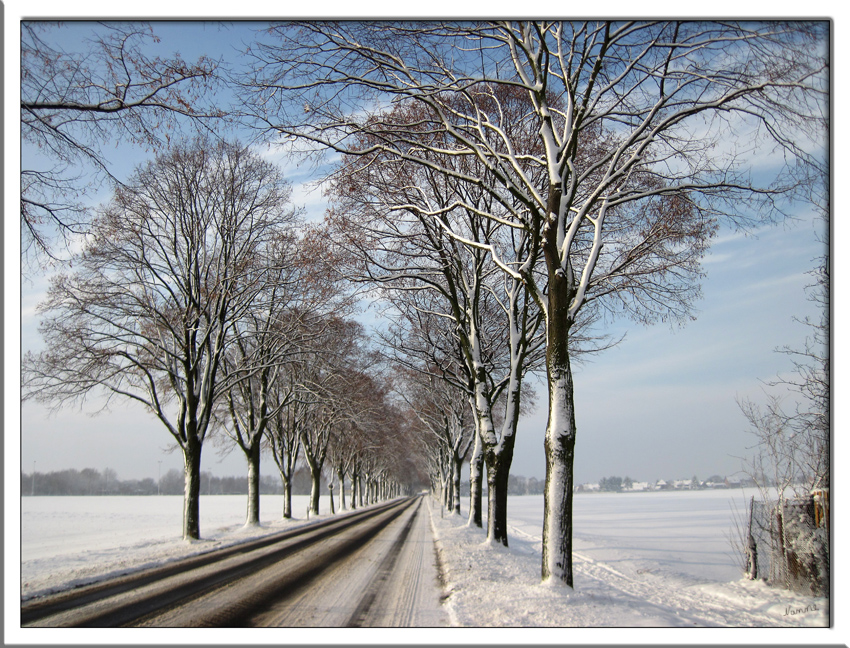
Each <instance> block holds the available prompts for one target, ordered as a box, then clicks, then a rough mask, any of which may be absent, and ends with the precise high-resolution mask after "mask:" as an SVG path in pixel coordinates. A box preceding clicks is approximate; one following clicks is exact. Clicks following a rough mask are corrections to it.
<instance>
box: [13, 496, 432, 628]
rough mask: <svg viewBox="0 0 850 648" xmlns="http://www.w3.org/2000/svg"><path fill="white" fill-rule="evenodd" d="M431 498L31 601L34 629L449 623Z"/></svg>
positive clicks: (24, 612) (26, 613) (27, 615)
mask: <svg viewBox="0 0 850 648" xmlns="http://www.w3.org/2000/svg"><path fill="white" fill-rule="evenodd" d="M434 561H435V554H434V545H433V539H432V535H431V529H430V522H429V517H428V513H427V511H426V510H425V509H424V508H423V507H422V497H421V496H420V497H415V498H411V499H404V500H395V501H392V502H389V503H387V504H384V505H381V506H376V507H372V508H369V509H367V510H364V511H359V512H355V513H351V514H350V515H347V516H345V517H342V518H339V519H330V520H327V521H322V522H319V523H316V524H312V525H310V526H307V527H301V528H299V529H295V530H292V531H286V532H282V533H279V534H274V535H269V536H265V537H263V538H262V539H259V540H253V541H250V542H246V543H242V544H239V545H235V546H232V547H228V548H226V549H221V550H218V551H214V552H210V553H206V554H203V555H200V556H195V557H192V558H187V559H185V560H180V561H177V562H173V563H169V564H168V565H164V566H161V567H155V568H151V569H147V570H144V571H141V572H135V573H133V574H131V575H127V576H123V577H119V578H114V579H110V580H107V581H101V582H98V583H95V584H92V585H90V586H86V587H81V588H78V589H75V590H73V591H68V592H63V593H60V594H56V595H53V596H48V597H46V598H42V599H37V600H34V601H30V602H27V603H25V604H24V605H22V607H21V625H22V626H28V627H62V626H65V627H67V626H76V627H115V626H146V627H203V626H229V627H233V626H287V627H293V626H313V627H317V626H323V627H342V626H373V627H410V626H418V627H424V626H444V625H448V623H449V619H448V617H447V616H446V614H445V612H444V611H443V610H442V609H441V607H440V603H439V595H440V592H439V589H438V583H437V571H436V567H435V565H434Z"/></svg>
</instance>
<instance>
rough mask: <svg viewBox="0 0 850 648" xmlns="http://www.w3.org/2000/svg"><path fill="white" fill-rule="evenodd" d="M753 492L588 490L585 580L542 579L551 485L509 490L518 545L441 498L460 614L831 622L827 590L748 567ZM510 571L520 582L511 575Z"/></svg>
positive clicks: (500, 618)
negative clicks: (797, 589) (528, 491)
mask: <svg viewBox="0 0 850 648" xmlns="http://www.w3.org/2000/svg"><path fill="white" fill-rule="evenodd" d="M750 494H751V493H742V491H740V490H737V491H736V490H717V491H693V492H690V491H683V492H662V493H658V492H655V493H623V494H614V493H612V494H595V493H594V494H578V495H576V497H575V498H574V500H573V502H574V511H575V518H574V533H573V567H574V585H575V588H574V590H569V589H567V588H564V587H558V586H552V585H541V584H540V583H539V574H540V556H541V547H542V545H541V535H542V533H541V531H542V520H543V496H542V495H539V496H526V497H514V498H509V500H508V526H509V544H510V548H508V549H505V548H504V547H501V546H497V545H488V544H487V543H486V542H485V537H484V533H483V532H482V531H481V530H479V529H471V528H469V527H468V526H467V525H466V521H465V519H458V518H457V517H452V516H447V515H445V514H444V515H442V516H441V515H440V513H439V509H437V508H436V505H435V508H434V515H433V518H434V525H435V532H436V535H437V537H438V544H439V546H440V550H441V558H442V560H443V562H444V564H445V570H446V571H447V572H448V575H447V580H448V585H449V589H450V590H452V593H451V595H450V596H449V597H448V599H447V605H448V608H449V613H450V615H451V617H452V622H453V624H455V625H460V626H470V625H472V626H478V627H483V626H521V627H530V626H531V627H554V626H557V627H608V628H624V627H627V628H635V627H654V628H671V627H672V628H693V627H709V628H711V627H726V628H729V627H734V628H753V627H756V628H782V627H801V626H802V627H815V628H823V627H825V626H827V625H828V619H829V616H828V615H829V608H828V605H829V602H828V601H827V600H826V599H823V598H811V597H805V596H799V595H797V594H794V593H791V592H788V591H784V590H775V589H771V588H768V587H766V586H764V585H763V584H762V583H754V582H751V581H746V580H743V579H741V569H740V568H739V567H738V566H737V564H736V558H735V557H734V555H733V550H732V547H731V545H730V542H729V539H728V536H729V534H730V531H731V529H732V527H733V525H734V522H733V518H734V517H735V515H736V513H735V509H734V507H737V509H738V510H739V511H741V510H744V507H745V504H746V502H748V501H749V495H750ZM506 583H510V584H511V586H510V587H503V584H506ZM482 602H486V604H484V605H482ZM798 638H799V637H798ZM632 640H633V639H632V638H629V639H628V641H632ZM833 640H834V638H833Z"/></svg>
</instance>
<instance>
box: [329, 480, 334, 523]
mask: <svg viewBox="0 0 850 648" xmlns="http://www.w3.org/2000/svg"><path fill="white" fill-rule="evenodd" d="M328 497H330V500H331V515H334V514H336V510H335V509H334V485H333V484H328Z"/></svg>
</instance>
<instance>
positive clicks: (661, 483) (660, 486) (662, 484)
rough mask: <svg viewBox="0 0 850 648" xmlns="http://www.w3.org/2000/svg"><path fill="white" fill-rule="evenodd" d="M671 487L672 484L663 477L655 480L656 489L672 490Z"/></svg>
mask: <svg viewBox="0 0 850 648" xmlns="http://www.w3.org/2000/svg"><path fill="white" fill-rule="evenodd" d="M671 488H672V486H671V485H670V484H668V483H667V482H666V481H664V480H663V479H659V480H658V481H657V482H655V490H670V489H671Z"/></svg>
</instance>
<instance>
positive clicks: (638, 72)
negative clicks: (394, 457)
mask: <svg viewBox="0 0 850 648" xmlns="http://www.w3.org/2000/svg"><path fill="white" fill-rule="evenodd" d="M826 42H827V38H826V35H825V23H812V22H809V23H792V22H782V23H778V22H770V23H768V22H764V23H753V22H748V23H735V22H717V21H714V22H709V21H695V22H689V21H685V22H682V21H639V22H634V21H621V22H614V21H588V22H586V21H577V22H564V21H542V20H541V21H527V22H526V21H516V22H513V21H512V22H500V21H477V22H476V21H469V22H439V21H434V22H427V23H401V22H399V23H371V22H359V23H358V22H342V23H336V22H333V23H332V22H300V23H297V24H294V23H285V24H281V25H278V26H274V27H273V28H271V29H269V35H268V36H267V37H266V38H265V39H263V40H261V41H259V42H258V43H257V44H256V45H255V46H253V48H252V50H251V54H252V55H253V57H254V65H253V70H252V74H251V75H249V77H248V78H246V79H245V81H244V82H243V83H244V87H245V89H246V92H245V93H244V97H245V103H246V105H247V106H248V107H249V110H250V111H251V112H252V113H253V114H254V115H255V116H256V118H257V122H256V123H257V126H258V128H260V129H263V131H264V132H266V133H268V134H270V135H274V136H277V137H279V136H285V137H294V138H298V139H299V140H301V141H304V142H312V143H314V144H315V145H316V148H317V149H322V148H328V149H332V150H334V151H337V152H339V153H342V154H344V156H345V162H344V163H343V166H342V168H341V169H340V170H339V172H338V176H337V182H336V185H335V187H334V191H335V194H334V198H335V199H336V200H338V201H339V202H340V203H341V205H340V207H339V209H338V210H337V212H336V215H337V217H338V218H341V219H343V220H347V221H348V220H355V221H357V222H358V225H359V227H358V228H357V231H358V232H364V231H365V234H364V236H365V240H364V241H363V242H362V244H360V250H359V252H360V257H361V259H362V266H363V268H365V269H363V270H361V272H362V273H363V274H364V275H367V276H368V278H369V279H370V280H373V281H375V282H377V284H378V285H380V286H384V287H389V288H391V289H392V290H393V291H395V292H396V294H397V295H399V296H400V297H399V298H398V299H397V300H396V303H398V302H399V301H401V302H404V304H405V305H404V306H402V307H401V309H400V310H401V311H402V312H405V311H406V310H407V309H408V305H407V304H408V303H409V302H410V301H411V300H415V299H417V298H418V297H417V296H418V295H420V294H424V293H425V292H428V293H429V295H428V296H427V297H421V298H419V303H418V304H416V305H415V306H412V308H413V309H414V310H415V311H416V316H415V318H416V319H417V320H418V319H420V314H423V315H424V314H427V315H429V316H430V317H434V318H438V319H442V320H445V321H446V322H447V324H446V326H445V327H443V334H442V335H443V337H444V338H446V339H447V340H449V341H454V342H455V343H456V344H457V345H458V346H459V352H458V353H457V354H456V353H454V352H452V353H451V354H450V357H451V358H452V361H451V362H449V364H450V365H452V366H455V367H460V368H462V369H458V370H457V374H458V375H463V378H462V379H455V382H456V383H458V385H459V386H461V385H462V386H463V388H465V389H466V390H467V391H468V393H469V394H470V397H471V399H472V410H473V412H474V418H475V425H476V432H477V438H478V439H479V442H480V444H481V446H482V449H483V453H484V456H485V462H486V464H487V479H488V485H489V486H490V492H489V498H490V499H489V506H490V510H489V512H490V522H489V526H490V528H489V533H490V537H491V539H493V540H499V541H503V542H504V541H506V535H505V534H504V529H503V528H502V524H503V520H502V515H503V513H502V511H503V508H502V503H501V489H500V484H501V483H502V482H503V481H506V480H507V473H506V472H502V471H503V466H504V463H507V464H509V462H510V456H511V451H512V447H513V443H514V440H515V430H516V418H517V413H518V412H519V408H520V396H521V386H522V376H523V374H524V372H525V371H527V370H528V369H529V368H530V367H532V366H534V364H533V361H532V358H531V356H533V355H534V353H535V352H536V351H537V350H538V349H539V350H540V353H541V354H542V355H543V356H544V359H545V366H544V370H545V374H546V376H547V384H548V398H547V400H548V410H549V419H548V425H547V430H546V436H545V454H546V488H545V511H544V527H543V557H542V570H541V574H542V578H543V579H544V580H547V581H548V580H551V581H553V582H561V583H564V584H566V585H570V586H571V585H572V582H573V580H572V558H571V555H572V540H571V538H572V493H573V474H574V461H575V452H574V451H575V440H576V422H575V421H576V418H575V412H576V403H575V401H574V398H573V372H572V363H573V361H574V358H575V352H576V350H577V349H578V348H580V347H581V344H580V341H581V339H582V337H584V333H583V331H584V329H583V324H585V323H586V322H593V321H595V320H598V319H602V320H604V319H605V318H606V317H608V316H618V315H625V316H629V317H632V318H634V319H635V320H637V321H639V322H644V323H651V322H654V321H683V320H687V319H689V318H690V317H692V313H693V310H692V309H693V304H694V300H695V299H696V298H697V297H698V295H699V285H698V280H699V278H700V276H701V274H702V270H701V266H700V259H701V257H702V256H703V254H704V253H705V251H706V250H707V249H708V245H709V243H710V240H711V238H712V236H713V234H714V232H715V231H716V228H717V226H718V223H719V222H720V221H723V222H726V223H729V224H731V225H733V226H744V227H745V226H748V225H752V224H754V223H757V222H762V221H763V220H765V219H767V220H770V219H778V218H781V217H783V216H784V214H785V213H786V210H787V209H789V206H790V205H791V204H792V203H793V200H794V199H796V198H803V199H810V198H811V197H812V196H813V195H815V194H817V189H818V188H820V187H821V186H822V178H823V177H825V176H824V164H825V157H824V154H823V149H822V148H821V146H822V142H823V135H824V132H825V131H824V128H825V122H826V109H825V107H826V103H825V98H826V96H827V80H828V79H827V73H826V69H827V67H826V66H827V62H826V51H825V46H826ZM752 151H759V152H764V153H774V152H778V153H779V155H778V156H777V157H775V158H774V159H773V160H770V162H772V164H765V165H764V166H763V168H761V169H760V172H759V173H758V174H754V173H751V165H749V164H747V163H746V161H745V158H747V159H751V158H749V157H748V156H750V155H751V153H752ZM821 195H822V194H821ZM367 221H368V224H367V225H366V226H365V229H364V225H363V224H364V223H365V222H367ZM376 222H377V223H379V225H377V226H375V225H374V223H376ZM396 223H401V225H396ZM376 227H377V228H378V229H379V231H378V232H377V233H376V234H373V231H374V230H375V229H376ZM352 238H353V240H354V241H358V239H357V237H352ZM376 241H377V242H378V244H377V246H376V243H375V242H376ZM423 257H424V258H425V259H427V261H423V260H422V259H423ZM455 265H457V269H456V268H455V267H454V266H455ZM458 269H459V270H460V272H461V273H462V276H460V275H458V274H457V270H458ZM450 275H451V276H450ZM488 281H489V282H490V283H489V284H488V283H487V282H488ZM484 293H487V295H488V297H489V298H491V299H492V310H489V311H488V310H486V307H483V306H482V303H483V301H486V300H483V299H482V298H481V295H482V294H484ZM402 295H403V297H401V296H402ZM411 295H413V296H414V297H411ZM435 302H437V303H435ZM493 313H496V314H497V315H498V317H503V318H504V321H503V322H502V323H501V324H500V325H497V324H495V323H494V321H493ZM408 319H410V318H409V317H408ZM491 325H492V326H500V328H499V330H500V332H501V334H500V336H497V337H500V338H501V339H500V341H499V342H497V343H496V346H495V347H491V346H488V345H487V344H485V343H484V340H485V330H486V327H487V326H491ZM416 326H419V323H418V322H417V323H416ZM425 327H426V329H428V330H433V326H432V325H431V324H426V325H425ZM428 327H431V328H428ZM538 344H539V345H540V346H539V347H538V346H536V345H538ZM502 348H503V349H504V352H501V351H499V352H497V351H495V349H502ZM488 354H492V358H495V357H496V356H498V359H495V360H491V357H488ZM458 355H459V356H460V357H461V358H462V360H461V361H460V362H459V363H458V362H457V361H456V358H457V357H458ZM447 357H449V356H447ZM491 361H492V362H493V364H492V365H491V364H490V362H491ZM429 364H431V365H434V366H435V367H436V368H437V370H438V371H439V372H440V373H447V374H448V373H451V371H450V370H448V369H446V368H445V366H446V365H444V364H443V362H442V360H438V361H437V362H433V363H429ZM497 367H498V369H497ZM494 372H495V373H494ZM502 380H505V381H506V382H504V383H503V382H502ZM499 399H501V400H499ZM497 402H498V403H500V405H501V404H502V403H503V406H504V409H503V410H501V407H500V416H499V417H498V418H497V417H496V416H495V415H494V413H493V408H494V405H495V403H497ZM497 420H499V421H500V422H501V425H500V426H499V427H498V428H497V427H496V421H497ZM503 462H504V463H503Z"/></svg>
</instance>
